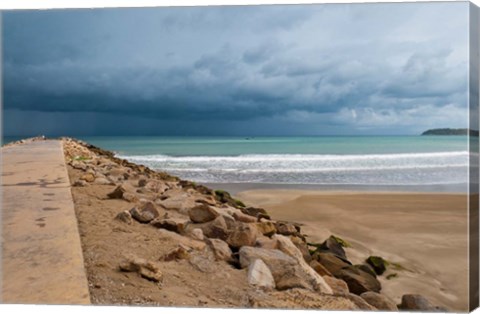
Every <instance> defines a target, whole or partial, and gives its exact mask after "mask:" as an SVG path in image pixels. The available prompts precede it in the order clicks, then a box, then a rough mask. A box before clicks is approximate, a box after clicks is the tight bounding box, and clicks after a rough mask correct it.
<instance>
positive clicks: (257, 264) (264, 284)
mask: <svg viewBox="0 0 480 314" xmlns="http://www.w3.org/2000/svg"><path fill="white" fill-rule="evenodd" d="M247 280H248V283H249V284H250V285H252V286H256V287H260V288H264V289H274V288H275V280H274V279H273V275H272V272H271V271H270V269H269V268H268V267H267V265H265V263H264V262H263V261H262V260H261V259H256V260H254V261H253V262H252V263H251V264H250V266H248V273H247Z"/></svg>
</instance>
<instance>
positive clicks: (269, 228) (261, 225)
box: [255, 221, 277, 237]
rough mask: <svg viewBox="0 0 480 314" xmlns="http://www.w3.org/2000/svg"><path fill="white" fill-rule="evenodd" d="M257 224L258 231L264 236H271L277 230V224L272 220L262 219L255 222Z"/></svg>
mask: <svg viewBox="0 0 480 314" xmlns="http://www.w3.org/2000/svg"><path fill="white" fill-rule="evenodd" d="M255 225H256V226H257V230H258V232H260V233H261V234H263V235H264V236H267V237H271V236H272V235H274V234H275V233H276V232H277V228H276V227H275V224H274V223H273V222H271V221H261V222H257V223H256V224H255Z"/></svg>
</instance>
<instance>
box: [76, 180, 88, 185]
mask: <svg viewBox="0 0 480 314" xmlns="http://www.w3.org/2000/svg"><path fill="white" fill-rule="evenodd" d="M87 185H88V183H87V181H85V180H77V181H75V182H74V183H73V186H87Z"/></svg>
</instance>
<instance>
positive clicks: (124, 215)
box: [115, 210, 132, 224]
mask: <svg viewBox="0 0 480 314" xmlns="http://www.w3.org/2000/svg"><path fill="white" fill-rule="evenodd" d="M115 219H117V220H120V221H122V222H124V223H127V224H131V223H132V215H130V212H129V211H128V210H124V211H123V212H120V213H118V215H117V216H115Z"/></svg>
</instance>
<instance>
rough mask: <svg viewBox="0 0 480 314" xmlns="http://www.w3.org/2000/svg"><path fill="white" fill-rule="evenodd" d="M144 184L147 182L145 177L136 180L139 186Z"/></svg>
mask: <svg viewBox="0 0 480 314" xmlns="http://www.w3.org/2000/svg"><path fill="white" fill-rule="evenodd" d="M146 184H147V180H146V179H145V178H142V179H140V180H138V183H137V185H138V187H139V188H142V187H144V186H145V185H146Z"/></svg>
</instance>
